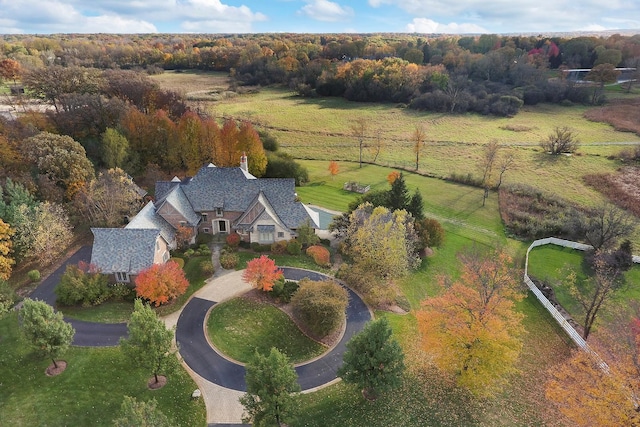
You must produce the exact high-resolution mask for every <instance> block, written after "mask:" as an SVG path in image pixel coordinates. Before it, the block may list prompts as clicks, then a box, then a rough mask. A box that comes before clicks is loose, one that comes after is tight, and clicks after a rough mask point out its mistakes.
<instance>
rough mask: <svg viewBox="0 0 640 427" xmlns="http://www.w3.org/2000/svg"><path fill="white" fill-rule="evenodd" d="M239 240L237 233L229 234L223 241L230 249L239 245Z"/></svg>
mask: <svg viewBox="0 0 640 427" xmlns="http://www.w3.org/2000/svg"><path fill="white" fill-rule="evenodd" d="M240 240H241V239H240V235H239V234H238V233H231V234H229V235H228V236H227V238H226V239H225V241H226V243H227V245H229V246H231V247H232V248H237V247H238V245H239V244H240Z"/></svg>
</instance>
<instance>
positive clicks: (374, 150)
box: [371, 129, 384, 163]
mask: <svg viewBox="0 0 640 427" xmlns="http://www.w3.org/2000/svg"><path fill="white" fill-rule="evenodd" d="M383 148H384V140H383V139H382V132H381V131H380V129H377V130H376V140H375V143H374V144H373V145H372V146H371V154H372V155H373V163H375V162H376V161H377V160H378V156H379V155H380V151H382V149H383Z"/></svg>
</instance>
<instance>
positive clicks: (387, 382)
mask: <svg viewBox="0 0 640 427" xmlns="http://www.w3.org/2000/svg"><path fill="white" fill-rule="evenodd" d="M391 334H392V331H391V327H390V326H389V322H388V321H387V319H386V318H384V317H383V318H381V319H378V320H375V321H373V322H371V323H369V324H368V325H367V326H365V328H364V329H363V330H362V332H360V333H359V334H357V335H354V336H353V338H351V339H350V340H349V342H348V343H347V351H346V352H345V353H344V358H343V361H344V362H343V365H342V366H341V367H340V369H338V376H339V377H341V378H342V379H343V380H344V381H345V382H347V383H351V384H356V385H358V386H360V387H362V389H363V394H364V395H365V396H366V397H368V398H370V399H375V398H376V397H377V396H378V394H379V393H380V392H382V391H386V390H388V389H391V388H394V387H397V386H399V385H400V382H401V381H402V373H403V372H404V353H403V352H402V348H401V347H400V344H398V341H396V340H395V339H393V338H391Z"/></svg>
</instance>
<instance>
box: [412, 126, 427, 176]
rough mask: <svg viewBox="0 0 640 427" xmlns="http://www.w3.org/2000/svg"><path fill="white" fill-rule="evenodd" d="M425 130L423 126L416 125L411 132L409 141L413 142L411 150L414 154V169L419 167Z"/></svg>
mask: <svg viewBox="0 0 640 427" xmlns="http://www.w3.org/2000/svg"><path fill="white" fill-rule="evenodd" d="M426 136H427V132H426V131H425V129H424V127H422V126H419V125H416V127H415V129H414V131H413V133H412V134H411V142H413V152H414V153H415V155H416V170H418V168H419V167H420V153H421V152H422V148H423V147H424V143H425V139H426Z"/></svg>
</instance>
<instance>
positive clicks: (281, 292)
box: [271, 280, 299, 303]
mask: <svg viewBox="0 0 640 427" xmlns="http://www.w3.org/2000/svg"><path fill="white" fill-rule="evenodd" d="M298 287H299V285H298V282H292V281H290V280H287V281H284V280H279V281H277V282H275V283H274V285H273V289H272V290H271V292H272V295H273V296H274V297H276V298H279V299H280V300H282V302H285V303H288V302H290V301H291V297H292V296H293V294H295V293H296V291H297V290H298Z"/></svg>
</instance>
